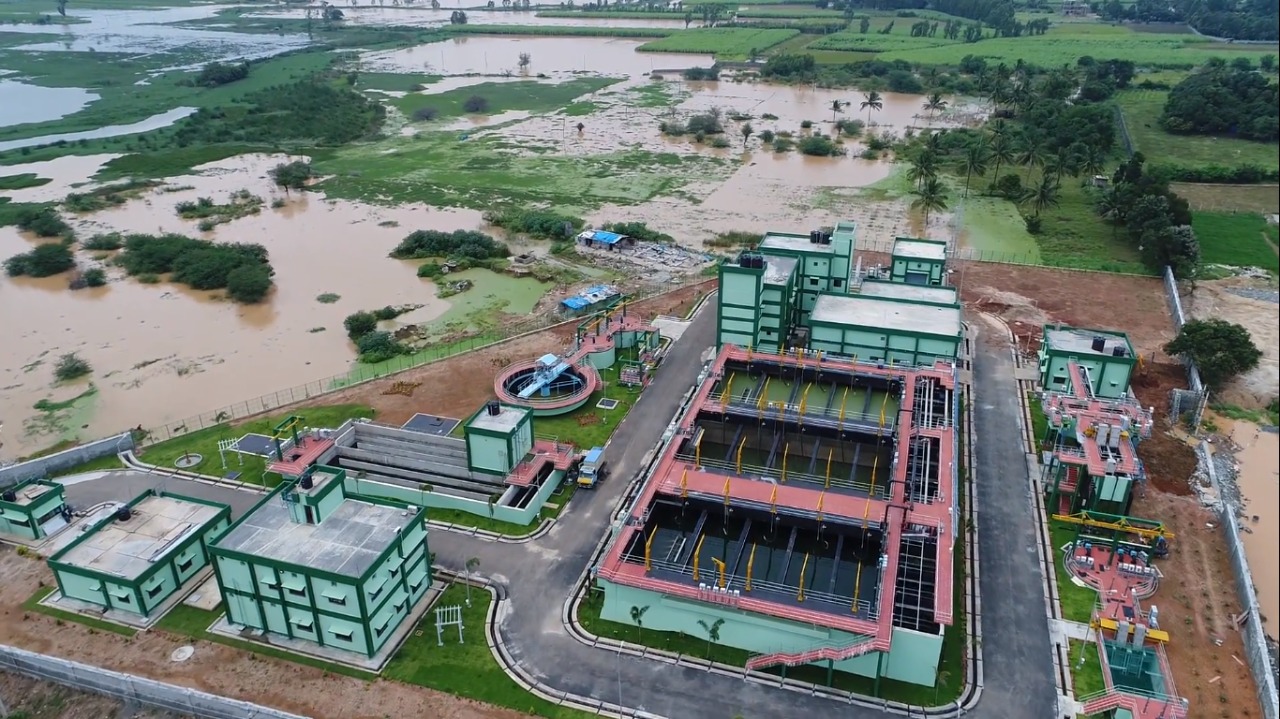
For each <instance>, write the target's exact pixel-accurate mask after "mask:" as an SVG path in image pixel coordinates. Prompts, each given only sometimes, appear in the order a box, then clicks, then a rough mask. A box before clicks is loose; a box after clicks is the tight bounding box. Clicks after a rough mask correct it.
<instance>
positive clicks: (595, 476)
mask: <svg viewBox="0 0 1280 719" xmlns="http://www.w3.org/2000/svg"><path fill="white" fill-rule="evenodd" d="M603 457H604V448H603V447H592V448H591V450H590V451H588V452H587V453H586V455H584V456H583V458H582V463H581V464H579V465H578V486H579V487H581V488H583V489H595V486H596V485H597V484H599V483H600V482H603V481H604V480H605V478H606V477H608V476H609V464H608V462H605V461H604V458H603Z"/></svg>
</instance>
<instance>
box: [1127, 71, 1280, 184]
mask: <svg viewBox="0 0 1280 719" xmlns="http://www.w3.org/2000/svg"><path fill="white" fill-rule="evenodd" d="M1168 96H1169V93H1167V92H1163V91H1159V90H1126V91H1125V92H1121V93H1118V94H1117V95H1116V101H1117V102H1119V103H1120V109H1121V110H1123V111H1124V121H1125V126H1126V127H1127V128H1128V130H1129V137H1130V138H1132V139H1133V144H1134V149H1135V150H1140V151H1141V152H1142V153H1143V154H1145V155H1146V156H1147V157H1148V158H1149V159H1150V160H1151V161H1152V162H1154V163H1157V164H1164V163H1168V164H1172V165H1184V166H1187V167H1205V166H1209V165H1218V166H1224V167H1232V166H1236V165H1245V164H1248V165H1257V166H1259V167H1263V168H1267V169H1271V170H1274V169H1276V168H1277V167H1280V144H1277V143H1274V142H1254V141H1252V140H1241V139H1238V138H1233V137H1210V136H1207V135H1174V134H1172V133H1168V132H1165V131H1164V130H1163V129H1161V127H1160V114H1161V113H1162V112H1164V103H1165V98H1167V97H1168Z"/></svg>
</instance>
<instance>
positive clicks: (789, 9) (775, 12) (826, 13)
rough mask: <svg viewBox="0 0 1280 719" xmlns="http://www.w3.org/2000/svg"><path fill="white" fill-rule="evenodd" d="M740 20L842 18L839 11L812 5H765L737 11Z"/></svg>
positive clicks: (842, 14)
mask: <svg viewBox="0 0 1280 719" xmlns="http://www.w3.org/2000/svg"><path fill="white" fill-rule="evenodd" d="M738 17H740V18H793V17H826V18H842V17H844V13H843V12H841V11H839V10H827V9H825V8H817V7H814V6H812V5H765V6H763V7H753V8H747V9H745V10H739V11H738Z"/></svg>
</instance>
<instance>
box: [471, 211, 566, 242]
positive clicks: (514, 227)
mask: <svg viewBox="0 0 1280 719" xmlns="http://www.w3.org/2000/svg"><path fill="white" fill-rule="evenodd" d="M484 221H485V222H488V223H489V224H491V225H494V226H496V227H501V228H502V229H504V230H507V231H508V232H517V233H521V234H525V235H529V236H530V237H538V238H542V239H552V240H554V239H569V238H571V237H573V236H574V235H575V234H577V233H578V230H581V229H582V225H583V224H584V221H583V219H582V218H581V217H574V216H572V215H562V214H560V213H557V212H549V211H547V210H489V211H487V212H485V213H484Z"/></svg>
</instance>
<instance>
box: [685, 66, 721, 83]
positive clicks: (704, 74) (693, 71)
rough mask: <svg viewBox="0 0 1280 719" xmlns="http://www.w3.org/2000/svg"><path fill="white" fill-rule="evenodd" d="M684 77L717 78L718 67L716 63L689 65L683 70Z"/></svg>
mask: <svg viewBox="0 0 1280 719" xmlns="http://www.w3.org/2000/svg"><path fill="white" fill-rule="evenodd" d="M684 79H686V80H695V81H696V80H719V79H720V68H719V67H718V66H716V65H712V66H711V67H691V68H689V69H688V70H685V71H684Z"/></svg>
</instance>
